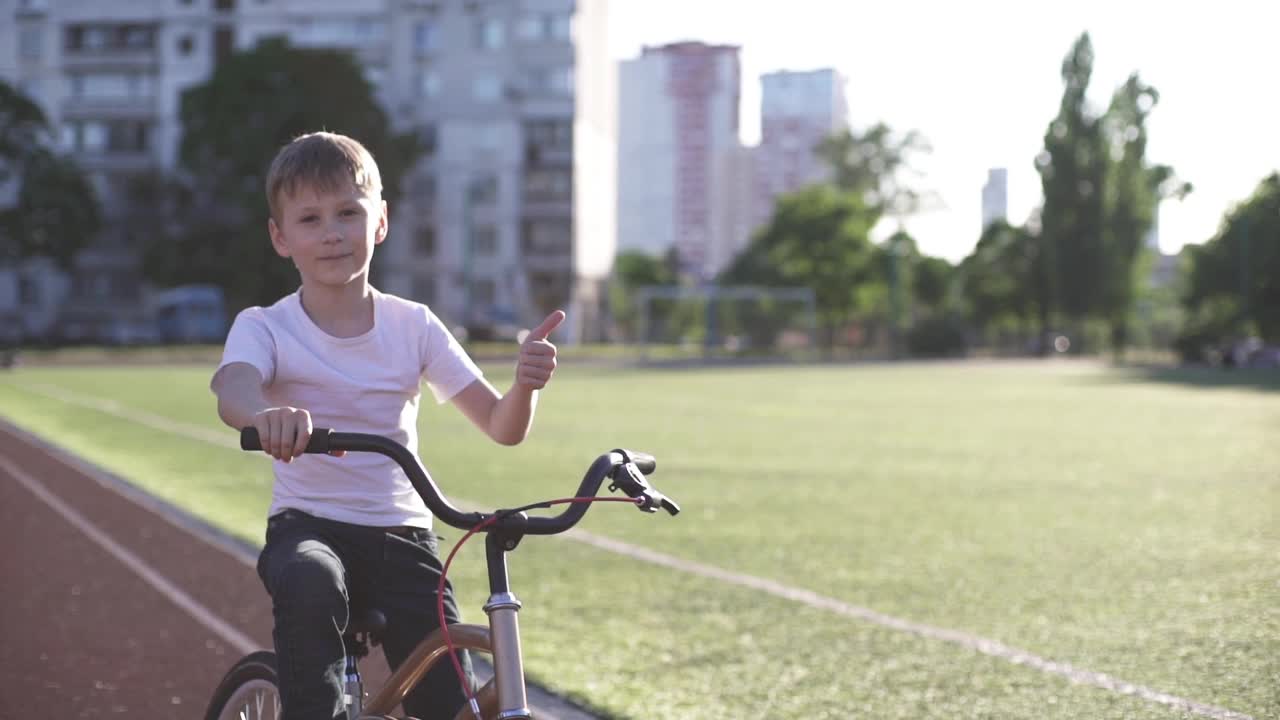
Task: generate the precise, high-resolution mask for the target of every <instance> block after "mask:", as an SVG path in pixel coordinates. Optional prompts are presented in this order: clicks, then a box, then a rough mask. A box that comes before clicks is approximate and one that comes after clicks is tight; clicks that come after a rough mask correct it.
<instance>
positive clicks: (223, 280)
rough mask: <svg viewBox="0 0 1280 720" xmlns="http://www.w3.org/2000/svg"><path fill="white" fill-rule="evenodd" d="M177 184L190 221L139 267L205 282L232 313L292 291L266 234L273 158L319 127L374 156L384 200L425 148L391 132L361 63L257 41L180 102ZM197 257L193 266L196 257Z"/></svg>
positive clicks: (167, 279)
mask: <svg viewBox="0 0 1280 720" xmlns="http://www.w3.org/2000/svg"><path fill="white" fill-rule="evenodd" d="M180 117H181V120H182V126H183V137H182V141H181V145H180V148H179V160H180V165H181V171H182V172H181V176H182V177H180V178H175V179H171V180H170V183H181V184H185V185H187V188H186V189H174V188H170V190H169V191H170V192H173V193H174V194H176V195H180V196H186V197H187V198H188V199H189V201H190V206H182V204H181V203H177V204H176V205H177V206H179V207H183V208H184V209H183V211H182V212H183V215H184V216H185V220H186V222H183V223H179V225H180V227H177V228H174V230H175V232H173V233H166V232H157V233H155V234H154V235H152V236H151V238H150V242H149V243H148V244H147V250H146V253H145V261H144V267H145V268H146V270H147V273H148V275H149V276H150V277H151V278H152V279H154V280H156V281H157V282H160V283H161V284H178V283H184V282H197V281H198V282H213V283H216V284H218V285H220V286H222V287H223V288H224V290H225V291H226V292H227V296H228V304H229V305H230V307H231V309H233V310H234V309H237V308H240V307H244V306H246V305H250V304H267V303H270V302H273V301H274V300H276V299H277V298H278V297H279V296H280V295H282V294H284V293H287V292H289V291H290V290H292V289H293V288H294V287H296V285H297V282H298V281H297V275H296V273H295V271H294V270H293V267H292V266H291V265H290V264H289V263H288V261H286V260H283V259H281V258H279V257H277V256H276V255H275V253H274V251H273V250H272V249H271V244H270V242H269V241H268V239H267V228H266V224H267V201H266V195H265V181H266V172H267V168H268V165H269V164H270V162H271V159H272V157H273V156H274V155H275V153H276V151H277V150H278V149H279V148H280V147H281V146H283V145H285V144H286V143H288V142H289V141H290V140H292V139H293V138H294V137H297V136H298V135H301V134H303V133H306V132H312V131H316V130H322V129H323V130H329V131H332V132H338V133H343V134H346V135H350V136H352V137H354V138H356V139H358V140H359V141H360V142H361V143H363V144H364V145H365V146H366V147H367V148H369V151H370V152H371V153H372V154H373V156H374V158H375V159H376V160H377V162H378V168H379V171H380V174H381V177H382V183H383V197H384V198H385V199H387V200H388V201H389V202H392V201H394V199H395V198H396V197H397V195H398V188H399V182H400V178H401V176H402V175H403V174H404V172H405V171H406V170H407V169H409V168H410V167H412V165H413V164H414V163H415V162H416V161H417V158H418V157H419V155H420V154H421V152H422V146H421V144H420V142H419V140H418V139H417V137H416V136H415V135H413V134H411V133H410V134H396V133H394V132H393V131H392V129H391V127H390V123H389V120H388V118H387V114H386V112H385V111H384V110H383V109H382V108H381V107H380V106H379V105H378V102H377V100H376V99H375V98H374V95H373V89H372V87H371V86H370V85H369V83H368V82H367V81H366V80H365V78H364V75H363V73H362V71H361V68H360V65H359V63H358V62H357V61H356V60H355V59H353V58H352V57H351V56H350V54H348V53H347V52H344V51H340V50H328V49H312V48H293V47H290V46H288V45H287V44H286V43H285V42H284V41H283V40H279V39H272V40H267V41H264V42H262V43H260V44H259V45H258V46H257V47H255V48H253V49H252V50H249V51H247V52H242V53H236V54H234V55H232V56H231V57H229V58H228V59H227V60H225V61H224V62H222V63H221V64H220V65H218V67H217V69H216V70H215V72H214V74H213V76H212V77H210V79H209V80H208V82H206V83H205V84H203V85H200V86H197V87H194V88H192V89H190V90H188V91H186V92H185V93H184V94H183V96H182V102H181V110H180ZM197 258H198V262H197V261H196V260H195V259H197Z"/></svg>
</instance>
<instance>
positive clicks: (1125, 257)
mask: <svg viewBox="0 0 1280 720" xmlns="http://www.w3.org/2000/svg"><path fill="white" fill-rule="evenodd" d="M1159 99H1160V95H1159V93H1158V92H1156V89H1155V88H1153V87H1151V86H1150V85H1146V84H1145V83H1143V82H1142V80H1140V79H1139V77H1138V75H1137V74H1133V75H1130V76H1129V79H1128V80H1127V81H1126V82H1125V84H1124V85H1122V86H1121V87H1120V88H1119V89H1118V90H1116V92H1115V95H1114V96H1113V97H1112V100H1111V106H1110V108H1109V109H1108V110H1107V114H1106V116H1105V118H1104V119H1103V127H1104V130H1105V135H1106V139H1107V143H1108V145H1109V147H1110V163H1109V166H1108V170H1107V176H1106V186H1105V192H1104V197H1103V207H1104V213H1105V214H1104V225H1103V236H1102V237H1103V249H1104V255H1105V258H1106V264H1105V266H1104V267H1103V270H1104V272H1105V274H1104V276H1103V281H1104V286H1103V292H1102V294H1101V305H1102V307H1101V308H1100V309H1101V311H1102V315H1103V316H1104V317H1105V319H1106V321H1107V323H1108V324H1109V325H1110V327H1111V347H1112V350H1113V351H1114V352H1115V353H1116V356H1117V357H1120V356H1122V355H1123V353H1124V348H1125V346H1126V345H1127V344H1128V341H1129V320H1130V315H1131V313H1132V311H1133V305H1134V298H1135V296H1136V293H1137V289H1138V285H1139V279H1138V277H1137V276H1138V271H1139V269H1140V268H1141V263H1139V262H1138V259H1139V254H1140V252H1141V250H1142V247H1143V241H1144V239H1145V238H1146V236H1147V233H1149V232H1150V230H1151V227H1152V224H1153V223H1154V221H1155V214H1156V211H1157V209H1158V208H1159V205H1160V201H1161V199H1162V198H1163V197H1165V196H1175V197H1178V198H1181V197H1183V196H1185V195H1186V193H1188V192H1190V190H1191V186H1190V185H1189V184H1187V183H1184V182H1181V181H1178V180H1177V179H1176V177H1175V176H1174V173H1173V170H1172V168H1170V167H1168V166H1165V165H1154V166H1153V165H1151V164H1149V163H1148V162H1147V159H1146V147H1147V125H1146V120H1147V116H1148V115H1149V114H1150V113H1151V111H1152V109H1154V108H1155V106H1156V103H1157V102H1159Z"/></svg>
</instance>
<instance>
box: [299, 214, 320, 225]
mask: <svg viewBox="0 0 1280 720" xmlns="http://www.w3.org/2000/svg"><path fill="white" fill-rule="evenodd" d="M315 219H316V216H315V215H303V216H302V217H300V218H298V222H301V223H309V222H314V221H315Z"/></svg>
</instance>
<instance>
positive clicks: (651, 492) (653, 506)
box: [609, 462, 680, 515]
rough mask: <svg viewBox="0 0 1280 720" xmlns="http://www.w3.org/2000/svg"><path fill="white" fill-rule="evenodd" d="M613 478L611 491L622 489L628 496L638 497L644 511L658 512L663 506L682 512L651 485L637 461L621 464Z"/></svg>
mask: <svg viewBox="0 0 1280 720" xmlns="http://www.w3.org/2000/svg"><path fill="white" fill-rule="evenodd" d="M612 480H613V482H611V483H610V484H609V491H610V492H616V491H617V490H622V492H624V493H626V494H627V496H628V497H633V498H638V499H639V500H640V502H639V503H638V504H637V507H639V508H640V509H641V510H643V511H644V512H648V513H652V512H657V511H658V508H662V509H663V510H666V511H667V512H668V513H670V514H672V515H677V514H679V513H680V506H679V505H677V504H676V502H675V501H674V500H672V499H671V498H669V497H667V496H666V495H664V494H662V493H661V492H659V491H658V490H657V489H656V488H654V487H653V486H652V485H650V484H649V481H648V480H647V479H646V478H645V476H644V473H643V472H641V471H640V468H638V467H636V465H635V463H630V462H628V463H624V464H622V465H619V466H618V470H617V471H615V472H614V475H613V477H612Z"/></svg>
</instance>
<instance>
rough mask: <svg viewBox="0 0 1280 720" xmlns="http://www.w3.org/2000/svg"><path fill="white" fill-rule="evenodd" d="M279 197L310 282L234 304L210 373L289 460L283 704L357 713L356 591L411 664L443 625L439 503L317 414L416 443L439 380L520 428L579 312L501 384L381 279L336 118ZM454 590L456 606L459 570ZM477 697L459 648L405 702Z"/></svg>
mask: <svg viewBox="0 0 1280 720" xmlns="http://www.w3.org/2000/svg"><path fill="white" fill-rule="evenodd" d="M267 201H268V204H269V206H270V211H271V212H270V218H269V219H268V220H267V230H268V232H269V233H270V236H271V244H272V246H273V247H274V248H275V251H276V252H277V253H278V254H279V255H280V256H281V257H284V258H288V259H289V260H291V261H292V262H293V264H294V266H295V267H297V269H298V274H299V276H300V277H301V280H302V284H301V287H300V288H299V290H298V291H297V292H295V293H293V294H291V295H288V296H287V297H285V298H283V299H281V300H280V301H278V302H277V303H276V304H274V305H272V306H271V307H268V308H261V307H253V308H248V309H246V310H244V311H243V312H241V313H240V314H239V315H238V316H237V317H236V319H235V322H234V323H233V324H232V326H231V331H230V332H229V333H228V335H227V342H226V347H225V348H224V351H223V358H222V363H221V364H220V365H219V367H218V370H217V371H216V372H215V374H214V376H213V380H212V382H211V387H212V389H213V392H214V393H215V394H216V395H217V397H218V415H219V416H220V417H221V418H222V420H223V422H225V423H226V424H227V425H230V426H231V427H232V428H235V429H237V430H239V429H240V428H243V427H247V426H253V427H255V428H257V429H258V433H259V435H260V436H261V438H262V447H263V450H264V451H265V452H267V453H268V454H270V455H271V456H272V457H274V458H275V460H276V462H275V463H274V467H275V482H274V484H273V489H272V499H271V508H270V510H269V512H268V516H269V519H268V523H267V537H266V545H265V546H264V547H263V550H262V554H261V556H260V557H259V559H258V574H259V576H260V577H261V578H262V582H263V584H264V585H265V586H266V588H267V592H268V593H270V595H271V599H272V606H273V610H274V616H275V629H274V631H273V634H272V637H273V640H274V641H275V648H276V655H277V658H278V661H279V680H280V696H281V702H282V705H283V716H282V717H284V718H293V719H295V720H299V719H305V720H315V719H316V718H343V717H345V709H344V706H343V702H342V677H343V648H342V640H341V634H342V630H343V628H344V627H346V625H347V622H348V619H349V616H348V613H349V610H350V606H351V605H352V604H362V605H365V606H373V607H376V608H378V609H379V610H381V611H382V612H383V613H384V614H385V615H386V617H387V631H386V633H385V635H384V643H383V651H384V653H385V655H386V657H387V661H388V663H389V664H390V665H391V666H392V667H397V666H399V665H400V663H401V662H403V661H404V660H405V659H406V657H407V656H408V654H409V653H410V651H411V650H412V649H413V647H414V646H415V645H416V644H417V643H418V642H419V641H420V640H421V639H422V638H423V637H424V636H426V635H427V633H429V632H430V631H432V630H434V629H435V628H436V627H437V620H436V614H435V606H436V602H435V592H436V586H437V582H438V581H439V578H440V571H441V563H440V559H439V557H438V554H437V553H438V547H437V540H436V536H435V535H434V534H433V533H432V531H431V514H430V512H429V511H428V510H427V508H426V506H425V504H424V503H423V502H422V499H421V498H420V497H419V496H418V494H417V493H416V492H415V491H414V490H413V487H412V486H411V485H410V483H409V481H408V478H406V477H405V475H404V472H403V471H402V470H401V469H400V468H399V467H398V466H397V465H396V464H395V463H393V462H392V461H391V460H390V459H388V458H384V457H382V456H380V455H375V454H371V453H359V454H355V455H352V456H351V457H343V458H339V457H330V456H324V455H304V454H303V450H304V449H305V448H306V446H307V441H308V439H309V438H310V436H311V432H312V428H313V427H315V426H319V427H325V426H328V427H334V428H337V429H339V430H343V431H348V432H367V433H377V434H380V435H387V436H389V437H392V438H395V439H396V440H398V441H400V442H401V443H403V444H404V445H406V446H407V447H408V448H409V449H410V450H413V451H415V452H416V448H417V427H416V420H417V416H418V400H419V396H420V383H421V381H422V380H426V382H427V385H428V386H429V387H430V388H431V391H432V393H433V394H434V395H435V398H436V400H437V402H441V403H443V402H445V401H446V400H448V401H451V402H452V403H453V404H454V405H455V406H456V407H457V408H458V409H459V410H461V411H462V413H463V414H464V415H466V416H467V417H468V418H469V419H470V420H471V421H472V422H473V423H475V425H476V426H477V427H479V428H480V429H481V430H482V431H484V432H485V433H486V434H488V435H489V437H491V438H492V439H493V440H495V441H497V442H499V443H502V444H504V445H515V444H517V443H519V442H521V441H522V440H524V438H525V437H526V436H527V435H528V433H529V428H530V426H531V424H532V421H533V415H534V408H535V406H536V404H537V396H538V390H539V389H541V388H543V387H545V386H546V385H547V383H548V382H549V381H550V379H551V376H552V373H553V372H554V371H555V367H556V349H555V346H554V345H552V344H551V343H549V342H547V340H546V338H547V336H548V335H549V334H550V333H551V331H552V330H554V329H555V328H556V326H557V325H559V324H560V322H561V321H563V320H564V313H563V312H561V311H559V310H557V311H555V312H553V313H552V314H551V315H550V316H549V317H548V318H547V319H546V320H545V321H544V322H543V323H542V324H541V325H540V326H539V327H537V328H536V329H534V330H533V331H532V332H530V333H529V335H528V339H527V340H525V342H524V343H523V344H522V345H521V348H520V356H519V361H518V363H517V366H516V380H515V383H514V384H513V386H512V387H511V389H510V390H509V391H508V392H507V393H506V394H505V395H501V394H499V393H498V392H497V391H496V390H495V389H494V388H493V386H492V385H490V384H489V382H488V381H487V380H485V379H484V377H483V375H482V374H481V372H480V370H479V368H477V367H476V365H475V363H473V362H472V361H471V359H470V358H468V357H467V355H466V353H465V352H464V351H463V349H462V348H461V346H460V345H459V344H458V343H457V342H456V341H455V340H454V338H453V337H452V335H450V334H449V331H448V330H447V329H446V328H445V327H444V325H443V324H442V323H441V322H440V320H439V319H437V318H436V316H435V315H434V314H433V313H432V312H431V310H430V309H428V308H427V307H426V306H424V305H420V304H418V303H414V302H410V301H408V300H404V299H401V298H398V297H395V296H392V295H385V294H383V293H380V292H378V291H377V290H376V289H374V288H373V287H372V286H370V285H369V261H370V259H371V258H372V256H373V249H374V246H376V245H378V244H379V243H381V242H382V241H383V239H384V238H386V235H387V204H386V202H385V201H384V200H382V184H381V180H380V178H379V175H378V167H377V165H376V164H375V163H374V160H373V157H372V156H371V155H370V154H369V152H368V150H366V149H365V148H364V147H363V146H362V145H361V144H360V143H358V142H356V141H355V140H353V139H351V138H348V137H345V136H342V135H336V134H332V133H324V132H320V133H313V134H310V135H303V136H301V137H299V138H297V139H295V140H294V141H293V142H291V143H289V144H288V145H286V146H285V147H284V148H282V149H281V150H280V152H279V153H278V154H277V155H276V157H275V160H274V161H273V162H272V164H271V169H270V172H269V173H268V175H267ZM445 607H446V609H447V612H446V614H447V617H448V619H449V622H457V621H458V612H457V606H456V604H455V602H454V599H453V590H452V587H450V588H449V589H448V590H447V591H446V602H445ZM464 660H465V661H466V664H465V667H466V669H467V675H468V682H471V678H470V663H469V659H467V658H464ZM464 703H465V700H464V695H463V694H462V689H461V686H460V684H459V682H458V679H457V677H456V674H455V672H454V669H453V666H452V665H451V664H450V663H447V662H446V663H439V664H437V665H436V666H435V668H434V669H433V670H432V672H431V673H429V674H428V675H427V676H426V677H425V678H424V680H423V682H422V683H420V684H419V686H418V688H417V689H416V690H415V691H414V692H413V693H411V694H410V695H409V696H408V697H406V698H405V701H404V708H405V711H406V712H407V713H409V714H410V715H412V716H414V717H420V718H424V719H426V720H433V719H435V718H452V717H453V716H454V714H455V713H456V712H457V710H458V708H460V707H462V705H463V704H464Z"/></svg>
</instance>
